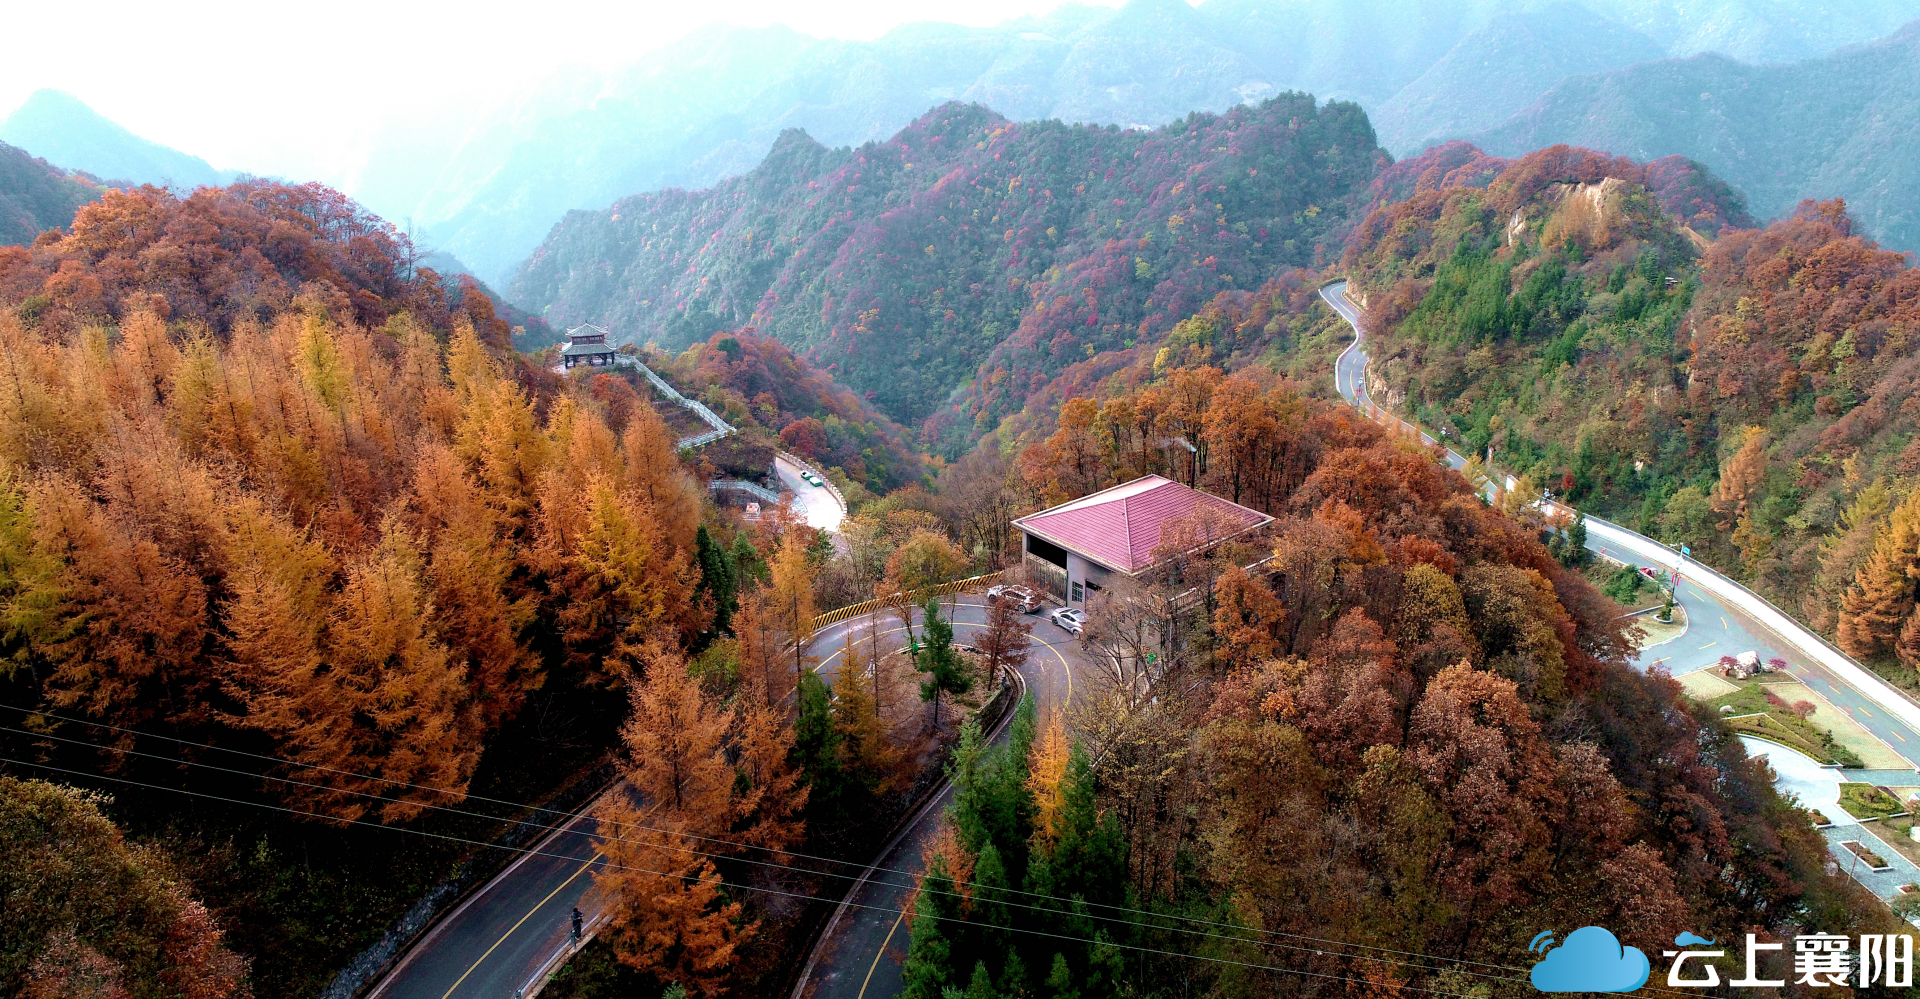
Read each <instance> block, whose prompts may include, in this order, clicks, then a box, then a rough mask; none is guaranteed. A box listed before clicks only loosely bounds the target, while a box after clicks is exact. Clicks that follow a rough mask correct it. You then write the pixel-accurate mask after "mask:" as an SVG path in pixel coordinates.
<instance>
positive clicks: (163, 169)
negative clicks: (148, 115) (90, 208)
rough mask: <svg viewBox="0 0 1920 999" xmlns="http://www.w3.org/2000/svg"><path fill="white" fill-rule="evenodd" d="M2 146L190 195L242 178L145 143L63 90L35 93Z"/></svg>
mask: <svg viewBox="0 0 1920 999" xmlns="http://www.w3.org/2000/svg"><path fill="white" fill-rule="evenodd" d="M0 142H8V143H12V144H13V145H16V146H19V147H20V148H22V149H26V150H30V151H31V152H32V153H33V154H34V155H35V156H39V157H43V158H45V159H47V160H48V161H50V162H52V163H55V164H58V165H59V166H62V167H65V168H67V169H69V170H84V171H86V172H87V173H90V174H93V175H94V176H96V177H99V178H101V179H103V180H105V181H107V182H109V183H114V182H118V183H120V184H123V185H124V184H155V185H160V186H167V185H171V186H173V187H175V188H178V189H181V190H183V191H190V190H192V189H194V188H196V187H218V186H221V185H224V184H230V183H232V182H233V181H234V180H235V179H237V178H238V177H239V176H240V173H239V172H238V171H235V170H215V169H214V168H213V166H212V165H211V164H209V163H208V162H207V161H206V160H203V159H201V158H200V157H198V156H193V155H189V154H187V153H183V152H181V151H179V150H177V149H172V148H169V147H167V146H163V145H161V144H159V143H157V142H153V141H151V140H148V139H143V138H141V137H140V136H137V135H135V134H133V133H132V132H130V131H128V130H127V129H125V128H124V127H122V126H120V125H118V124H115V123H114V122H113V121H110V120H108V119H107V118H105V117H104V116H102V115H101V114H100V113H99V112H97V111H95V110H94V109H92V108H90V107H88V106H87V105H86V104H85V103H83V102H82V101H80V99H79V98H76V97H74V96H73V95H72V94H68V93H65V92H63V91H59V90H36V91H34V93H33V95H32V96H30V97H28V98H27V101H26V103H25V104H22V105H20V107H19V108H17V109H15V110H14V112H13V113H12V114H10V115H8V116H7V119H6V121H4V122H0ZM62 221H64V220H62Z"/></svg>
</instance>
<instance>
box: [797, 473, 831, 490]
mask: <svg viewBox="0 0 1920 999" xmlns="http://www.w3.org/2000/svg"><path fill="white" fill-rule="evenodd" d="M800 478H801V479H802V480H803V481H805V482H806V484H807V485H810V486H813V487H815V488H819V487H820V486H824V485H826V483H824V482H821V481H820V477H819V476H818V475H815V474H813V473H812V472H801V473H800Z"/></svg>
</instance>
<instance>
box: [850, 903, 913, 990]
mask: <svg viewBox="0 0 1920 999" xmlns="http://www.w3.org/2000/svg"><path fill="white" fill-rule="evenodd" d="M906 918H907V910H906V909H904V908H903V909H901V910H900V914H899V915H898V916H895V917H893V927H892V928H891V929H889V930H887V938H886V939H885V940H882V941H880V949H879V950H878V951H875V952H874V955H873V963H872V964H869V965H867V977H865V978H863V979H861V980H860V992H859V993H858V994H857V995H855V996H854V997H853V999H867V986H868V985H870V984H872V982H873V972H874V969H875V968H878V967H880V958H881V957H882V956H884V955H885V954H886V953H887V945H888V944H890V943H892V942H893V935H894V933H896V932H898V931H899V929H900V921H901V920H903V919H906Z"/></svg>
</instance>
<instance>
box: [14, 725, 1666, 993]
mask: <svg viewBox="0 0 1920 999" xmlns="http://www.w3.org/2000/svg"><path fill="white" fill-rule="evenodd" d="M0 706H7V707H11V705H0ZM15 710H21V711H27V710H28V709H22V708H16V709H15ZM29 713H33V714H41V715H46V716H48V717H53V718H61V719H62V720H66V721H73V722H77V723H80V724H85V725H92V726H96V727H99V728H104V729H108V730H111V731H118V732H122V733H125V734H130V735H136V736H141V735H147V733H141V732H137V731H133V730H129V729H123V728H119V727H117V726H113V725H108V724H106V723H104V722H94V721H89V720H87V719H82V718H67V717H64V716H60V715H54V714H51V713H49V712H44V711H32V712H29ZM0 731H9V732H14V733H17V734H20V735H24V736H28V737H31V738H47V739H54V740H57V741H60V742H65V743H68V744H72V745H77V746H84V747H88V748H92V749H98V750H106V751H109V752H115V753H122V754H126V755H133V756H141V757H146V758H148V759H154V760H159V761H162V762H170V763H176V764H184V765H186V766H193V767H201V768H204V769H209V770H214V771H218V772H222V773H228V774H233V775H235V776H242V777H250V778H256V779H261V780H270V781H276V782H279V783H283V784H291V785H296V786H301V787H309V788H314V789H316V790H321V791H327V792H330V793H344V794H353V795H359V796H362V797H369V798H374V799H376V800H387V799H383V798H380V797H379V796H378V795H376V794H373V793H372V792H367V791H352V790H346V789H338V788H329V787H326V786H325V785H319V784H312V783H309V782H306V781H299V780H294V779H292V778H286V777H275V776H272V775H270V774H263V773H258V772H254V771H247V770H236V769H233V768H230V767H222V766H219V765H217V764H211V763H202V762H198V761H194V760H186V759H180V758H177V757H167V756H161V755H159V754H155V753H146V752H141V751H139V750H130V749H122V748H119V747H115V746H103V745H100V744H98V743H92V742H87V741H85V740H81V739H74V738H69V737H66V736H59V735H53V734H51V733H47V732H34V731H31V730H27V729H20V728H14V727H12V726H5V725H0ZM148 737H150V738H157V739H162V740H165V741H169V742H175V743H178V744H181V745H189V746H195V747H198V748H203V749H209V750H213V751H217V752H226V753H233V754H236V755H242V756H247V757H251V758H255V759H260V760H264V761H268V762H274V763H280V764H285V765H289V766H300V764H295V763H292V762H291V761H287V760H282V759H280V758H278V757H272V756H266V755H263V754H259V753H252V752H247V751H243V750H235V749H227V748H225V747H219V746H212V745H209V744H206V743H196V742H192V741H190V740H185V739H177V738H173V737H170V736H157V735H149V736H148ZM0 762H13V763H20V764H22V765H26V766H37V767H44V768H46V769H52V770H58V771H60V772H63V773H72V774H78V775H82V776H97V777H99V778H101V779H105V780H115V781H119V782H121V783H127V784H132V785H134V786H139V787H149V788H154V789H157V790H164V791H174V792H176V793H180V794H187V795H191V796H194V797H203V798H210V799H213V800H218V801H227V802H233V803H237V804H248V805H253V806H255V807H258V808H264V809H269V810H274V811H282V812H287V813H289V814H295V815H301V816H307V817H312V818H318V819H322V820H325V821H329V822H335V823H338V822H347V823H349V824H352V825H361V826H368V827H370V828H380V829H393V830H395V831H399V832H407V833H413V834H417V835H422V836H428V837H431V838H437V839H444V840H449V841H453V842H460V843H468V844H473V845H479V846H486V847H488V848H491V849H504V850H509V851H513V852H521V853H529V854H531V855H537V856H554V855H550V854H538V853H536V852H535V851H532V850H522V849H520V848H516V847H508V846H503V845H500V844H496V843H483V842H481V841H478V840H469V839H465V838H463V837H456V836H448V835H445V834H439V833H431V832H427V831H425V830H417V829H408V828H404V827H398V826H390V825H386V824H384V823H375V822H367V821H364V820H357V819H341V818H339V817H337V816H330V815H326V814H324V813H319V812H308V811H304V810H299V809H290V808H285V807H282V806H276V805H269V804H265V803H261V802H253V801H247V800H244V799H234V798H225V797H221V796H218V795H209V794H205V793H202V792H195V791H188V790H185V789H180V788H169V787H165V786H163V785H154V784H145V783H142V782H138V781H131V780H127V779H125V778H117V777H108V776H106V775H96V774H92V773H91V772H88V771H79V770H67V769H64V768H60V767H54V766H51V765H49V764H41V763H28V762H25V761H18V760H6V759H0ZM310 769H318V770H326V771H329V772H332V773H338V774H342V775H345V776H353V777H359V778H362V779H366V780H374V781H382V782H385V783H390V784H402V785H405V782H401V781H393V780H389V779H387V778H379V777H372V776H370V775H365V774H358V773H354V772H353V771H346V770H339V769H336V768H331V767H314V768H310ZM405 786H409V787H415V788H418V789H420V790H428V791H434V792H437V793H445V794H458V792H453V791H447V790H444V789H441V788H433V787H428V786H423V785H405ZM473 797H474V798H476V799H478V800H483V801H490V802H495V803H499V804H506V805H514V806H515V807H521V808H528V809H532V810H535V811H541V812H547V813H549V814H555V815H561V816H562V817H563V818H565V819H569V820H571V819H572V817H573V816H572V815H570V814H568V813H562V812H558V811H556V810H554V809H548V808H540V807H538V806H532V805H521V804H517V803H514V802H509V801H505V800H503V799H493V798H484V797H482V796H478V795H475V796H473ZM420 804H421V807H423V808H429V809H433V810H435V811H441V812H448V813H451V814H455V815H461V816H466V817H470V818H478V819H481V820H483V821H489V822H509V823H515V824H518V825H523V826H533V827H535V828H537V829H539V830H542V831H545V832H554V831H559V832H562V833H565V834H567V835H574V836H594V837H595V838H598V839H603V840H605V839H611V840H613V841H615V842H620V843H629V844H635V845H641V846H655V847H657V848H661V849H667V850H671V851H674V852H679V853H686V854H690V855H692V856H696V857H702V858H707V859H712V860H727V861H732V862H736V863H744V864H748V865H751V866H756V867H766V868H775V869H790V868H789V867H788V865H786V864H784V863H774V862H769V861H761V860H752V859H748V858H744V857H736V856H728V855H725V854H717V853H709V852H705V851H701V850H695V849H691V848H688V847H676V846H671V845H669V844H666V843H659V844H652V843H648V842H646V841H643V840H638V839H628V838H625V837H621V836H599V835H597V834H593V833H586V832H584V831H577V830H573V829H568V828H565V827H564V826H565V825H566V824H570V822H569V823H553V824H544V823H539V822H532V821H528V820H525V819H513V818H507V817H500V816H492V815H486V814H483V813H479V812H472V811H467V810H464V809H458V808H452V807H449V806H442V805H431V804H425V803H420ZM606 824H610V825H616V826H621V827H625V828H628V829H639V830H642V831H646V832H657V833H663V834H668V835H676V836H682V837H685V838H688V839H695V840H704V841H707V842H715V843H720V844H722V845H725V846H733V847H737V848H743V849H758V850H763V851H765V852H769V853H776V854H787V855H789V856H794V857H800V858H804V859H815V860H821V861H824V862H826V863H831V864H837V865H842V866H852V865H854V864H856V863H857V862H856V861H842V860H836V859H833V858H827V857H817V856H813V855H809V854H800V853H794V852H792V851H786V850H778V849H775V848H771V847H758V846H753V845H751V844H742V843H734V842H732V841H729V840H724V839H716V838H714V837H705V836H693V835H690V834H686V833H676V832H671V831H669V830H664V829H661V828H659V827H656V826H648V825H645V824H643V823H632V822H618V823H606ZM616 866H617V865H616ZM623 869H632V870H642V871H643V872H644V873H652V874H662V875H663V876H675V877H679V875H667V874H664V872H659V871H645V870H644V869H640V868H623ZM862 870H873V871H879V872H885V873H890V874H900V875H904V876H906V877H908V878H910V879H914V880H917V879H918V877H919V875H918V874H916V873H915V872H910V871H904V870H900V869H897V868H885V867H878V866H873V867H866V866H862ZM809 873H813V874H817V875H820V876H823V877H832V878H839V879H841V880H849V881H850V880H857V877H856V875H853V874H843V873H838V872H833V871H817V870H816V871H809ZM875 883H877V884H879V885H881V886H884V887H895V888H911V887H914V885H912V884H911V883H899V882H891V881H887V880H884V879H880V880H877V881H876V882H875ZM962 886H965V887H969V888H980V889H982V890H984V891H993V892H998V893H1003V894H1013V895H1022V896H1026V897H1029V898H1035V899H1040V900H1043V901H1051V902H1057V903H1063V904H1065V905H1068V906H1072V905H1075V904H1078V905H1080V906H1083V907H1086V908H1099V909H1105V910H1109V911H1113V912H1118V913H1121V914H1122V915H1123V916H1133V917H1139V918H1136V919H1126V918H1121V917H1115V916H1102V915H1097V914H1093V913H1085V912H1083V913H1082V915H1084V916H1087V917H1089V918H1093V919H1099V920H1102V921H1104V922H1108V923H1119V924H1121V925H1133V926H1140V927H1142V928H1145V929H1151V930H1160V931H1163V932H1170V933H1184V934H1188V935H1191V936H1197V937H1200V938H1202V939H1210V940H1221V941H1231V942H1239V943H1250V944H1255V945H1262V946H1270V947H1278V948H1283V949H1287V950H1295V951H1301V952H1306V951H1311V952H1313V953H1314V954H1317V955H1323V956H1324V955H1327V954H1328V950H1327V949H1326V948H1349V949H1352V950H1359V951H1376V952H1379V953H1382V954H1391V955H1394V956H1396V957H1401V958H1419V959H1424V960H1428V961H1439V962H1446V963H1447V964H1448V965H1452V966H1454V967H1434V966H1431V965H1424V964H1418V963H1415V962H1412V961H1392V960H1389V959H1386V958H1380V957H1374V956H1372V955H1370V954H1365V953H1345V952H1342V951H1341V950H1338V949H1336V950H1334V951H1333V952H1332V956H1335V957H1344V958H1349V959H1353V960H1361V961H1369V962H1373V963H1384V964H1401V965H1408V966H1411V967H1414V968H1417V969H1419V970H1422V971H1446V970H1453V971H1458V972H1460V973H1462V974H1466V975H1469V976H1472V977H1475V978H1485V979H1490V980H1493V981H1505V982H1522V981H1526V979H1520V978H1512V977H1509V976H1505V975H1492V974H1486V973H1484V972H1475V971H1469V970H1466V969H1465V968H1461V967H1458V966H1459V965H1472V966H1476V967H1482V968H1492V969H1496V970H1500V971H1512V972H1518V973H1521V974H1525V973H1526V971H1527V969H1524V968H1516V967H1512V966H1510V965H1500V964H1491V963H1488V962H1482V961H1468V960H1464V959H1460V958H1449V957H1443V956H1440V955H1435V954H1424V953H1420V952H1418V951H1406V950H1399V949H1395V948H1390V947H1381V946H1377V945H1370V944H1356V943H1352V942H1349V941H1343V940H1334V939H1329V938H1324V937H1313V936H1308V935H1305V934H1294V933H1286V932H1283V931H1278V930H1260V929H1256V928H1253V927H1245V926H1239V925H1236V924H1233V923H1225V922H1219V921H1216V920H1206V919H1200V918H1197V917H1191V916H1181V915H1177V914H1172V913H1157V912H1152V911H1149V910H1143V909H1134V908H1129V907H1126V906H1116V905H1108V904H1105V903H1097V902H1086V901H1084V900H1070V899H1064V898H1061V897H1060V896H1057V895H1048V894H1045V893H1040V892H1029V891H1023V890H1020V889H1015V888H1006V887H997V886H996V887H990V886H986V885H981V884H978V883H974V882H956V883H955V887H956V889H957V888H959V887H962ZM743 887H748V888H750V890H755V891H761V890H763V889H757V888H752V887H751V886H743ZM765 890H767V891H772V890H771V889H765ZM921 890H924V889H921ZM775 893H776V894H782V895H792V896H793V897H796V898H799V897H804V898H811V899H816V900H824V901H833V900H832V899H826V898H822V897H820V896H811V895H805V896H803V895H798V894H795V893H789V892H775ZM943 894H947V895H949V896H952V897H964V896H963V895H962V893H960V892H958V891H954V892H945V893H943ZM845 904H847V905H849V906H851V907H854V908H863V909H876V910H879V911H885V912H898V911H899V910H895V909H888V908H885V907H884V906H872V905H866V904H862V903H855V902H852V901H846V902H845ZM1001 904H1006V905H1009V906H1010V907H1011V908H1016V909H1022V910H1027V911H1032V912H1043V913H1051V914H1057V913H1058V912H1060V911H1061V910H1059V909H1047V908H1043V907H1041V906H1039V905H1035V904H1032V903H1018V902H1002V903H1001ZM1149 920H1173V921H1179V922H1187V923H1193V924H1196V925H1201V926H1211V927H1217V928H1221V929H1226V930H1231V931H1233V932H1232V933H1230V934H1223V933H1210V932H1206V931H1203V930H1196V929H1189V928H1186V927H1180V926H1164V925H1155V924H1153V923H1151V922H1149ZM962 922H964V920H962ZM1034 932H1038V931H1034ZM1042 935H1049V934H1042ZM1256 935H1258V936H1267V937H1280V938H1284V939H1288V940H1299V941H1304V942H1306V943H1312V944H1319V945H1320V946H1317V947H1310V946H1302V945H1294V944H1286V943H1282V942H1280V941H1278V940H1261V939H1259V938H1258V936H1256ZM1061 939H1074V940H1077V939H1080V938H1076V937H1061ZM1115 946H1122V945H1117V944H1116V945H1115ZM1125 946H1128V947H1132V945H1125ZM1132 949H1137V950H1144V951H1148V952H1151V953H1158V954H1167V955H1173V956H1192V957H1194V958H1195V959H1196V960H1211V959H1208V958H1200V957H1198V956H1197V955H1182V954H1180V952H1174V951H1162V950H1155V949H1153V948H1137V947H1133V948H1132ZM1229 963H1236V964H1238V963H1241V962H1229ZM1244 966H1246V967H1272V968H1273V970H1280V971H1289V972H1292V971H1295V970H1296V969H1287V968H1281V967H1278V966H1264V965H1253V964H1246V965H1244ZM1300 973H1302V974H1312V973H1308V972H1300ZM1653 991H1658V992H1666V991H1669V990H1664V989H1658V988H1655V989H1654V990H1653ZM1673 994H1675V995H1683V994H1684V993H1673Z"/></svg>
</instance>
